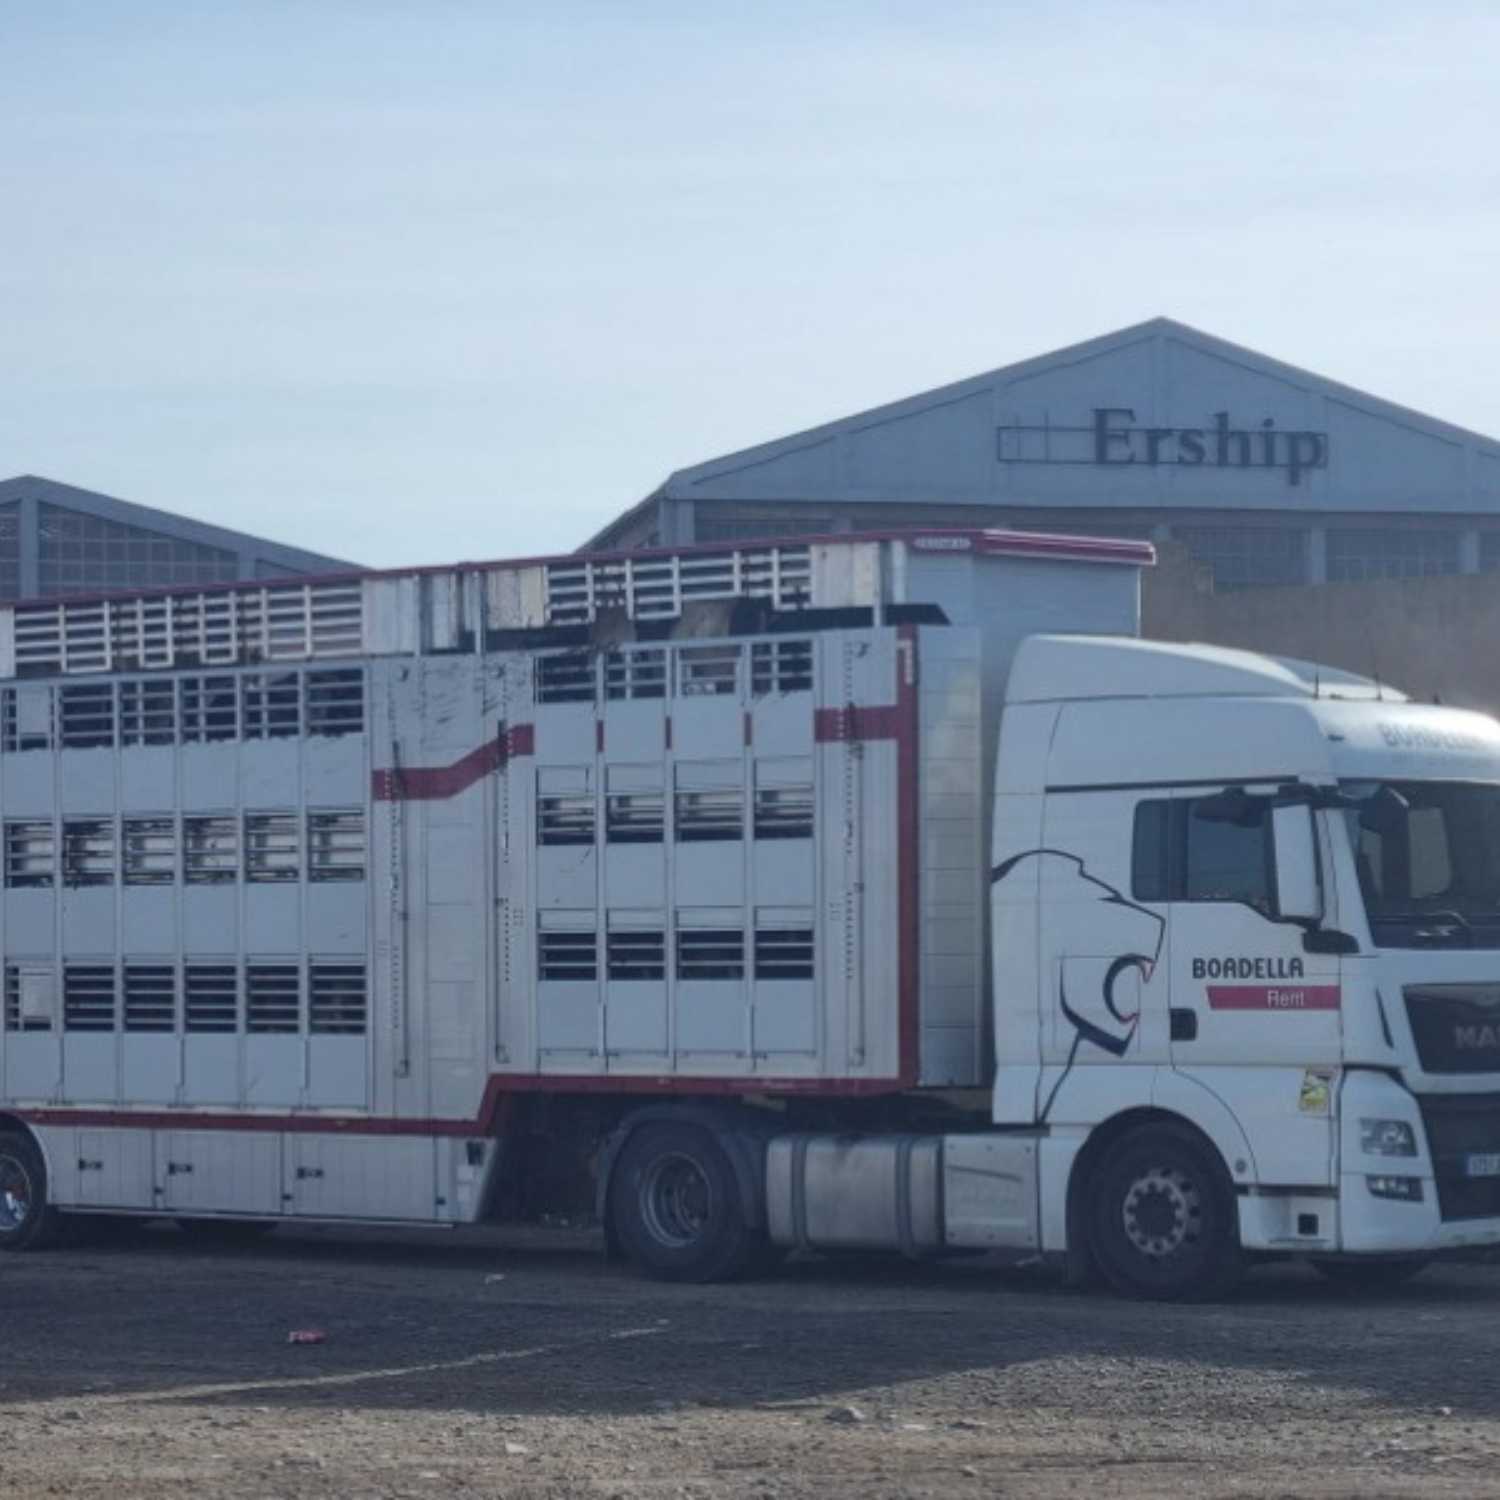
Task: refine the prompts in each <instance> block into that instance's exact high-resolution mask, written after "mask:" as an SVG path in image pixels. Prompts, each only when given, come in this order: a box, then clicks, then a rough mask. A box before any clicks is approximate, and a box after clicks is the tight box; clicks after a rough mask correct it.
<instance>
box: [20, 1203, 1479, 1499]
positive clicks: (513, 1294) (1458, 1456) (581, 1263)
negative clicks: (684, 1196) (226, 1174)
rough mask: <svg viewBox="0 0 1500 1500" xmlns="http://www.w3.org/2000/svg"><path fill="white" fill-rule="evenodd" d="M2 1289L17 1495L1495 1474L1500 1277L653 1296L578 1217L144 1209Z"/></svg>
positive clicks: (1010, 1283) (781, 1279)
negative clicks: (462, 1227)
mask: <svg viewBox="0 0 1500 1500" xmlns="http://www.w3.org/2000/svg"><path fill="white" fill-rule="evenodd" d="M0 1299H3V1306H4V1309H5V1320H4V1349H5V1356H6V1357H5V1359H4V1361H3V1364H0V1376H3V1379H0V1401H3V1412H4V1421H5V1428H6V1431H7V1433H8V1440H7V1442H6V1443H5V1444H4V1447H3V1450H0V1494H3V1495H25V1496H39V1495H68V1496H83V1497H93V1496H98V1497H105V1496H108V1497H111V1500H133V1497H150V1500H174V1497H178V1496H188V1495H192V1496H198V1497H201V1496H212V1497H220V1496H222V1497H230V1500H235V1497H242V1496H252V1495H254V1496H261V1495H276V1496H329V1497H334V1496H337V1497H339V1500H356V1497H362V1496H369V1497H381V1500H385V1497H393V1496H414V1497H425V1496H437V1495H440V1494H452V1495H458V1496H463V1497H469V1496H488V1495H549V1496H551V1495H559V1496H560V1495H580V1494H581V1495H600V1496H615V1495H618V1496H629V1497H635V1496H645V1495H650V1496H659V1495H673V1496H702V1497H710V1496H712V1497H718V1496H741V1495H744V1496H777V1497H795V1496H812V1495H816V1496H818V1497H819V1500H833V1497H842V1496H859V1497H861V1500H871V1497H876V1496H882V1495H933V1496H945V1497H947V1496H968V1495H974V1496H979V1495H985V1496H993V1495H1004V1496H1015V1497H1024V1496H1041V1495H1069V1496H1075V1495H1077V1494H1079V1493H1080V1492H1082V1491H1084V1490H1085V1489H1086V1491H1087V1492H1089V1493H1093V1492H1096V1491H1097V1489H1098V1488H1099V1487H1100V1486H1101V1485H1102V1486H1107V1487H1108V1489H1109V1491H1110V1493H1111V1497H1112V1500H1126V1497H1135V1496H1141V1497H1145V1496H1153V1497H1154V1496H1160V1495H1194V1496H1199V1495H1234V1496H1273V1495H1299V1496H1300V1495H1316V1496H1325V1495H1359V1496H1374V1495H1389V1496H1401V1497H1406V1496H1418V1495H1434V1496H1436V1495H1453V1496H1471V1495H1479V1494H1496V1495H1500V1461H1497V1460H1500V1337H1497V1335H1500V1268H1492V1267H1489V1266H1481V1265H1454V1266H1447V1267H1442V1268H1439V1269H1436V1270H1433V1271H1430V1272H1429V1273H1428V1275H1427V1277H1425V1278H1423V1279H1421V1280H1419V1281H1417V1282H1415V1283H1413V1284H1412V1285H1411V1286H1410V1287H1408V1288H1405V1289H1403V1290H1402V1291H1401V1292H1399V1293H1396V1294H1393V1295H1387V1296H1384V1297H1364V1298H1362V1297H1357V1296H1350V1295H1347V1294H1341V1293H1339V1292H1336V1291H1334V1290H1332V1289H1331V1288H1329V1287H1327V1286H1326V1285H1324V1284H1323V1283H1322V1282H1321V1281H1319V1280H1318V1279H1317V1278H1316V1277H1315V1276H1314V1275H1313V1274H1312V1273H1311V1272H1308V1271H1304V1270H1302V1269H1300V1268H1297V1267H1287V1268H1280V1269H1276V1270H1274V1271H1267V1272H1262V1273H1260V1274H1259V1275H1258V1276H1256V1277H1255V1278H1253V1279H1252V1280H1251V1281H1250V1282H1249V1283H1248V1284H1247V1287H1246V1290H1245V1291H1244V1292H1243V1293H1242V1294H1241V1295H1240V1296H1239V1297H1238V1298H1237V1299H1236V1300H1235V1301H1233V1302H1231V1303H1228V1304H1226V1305H1223V1306H1219V1307H1194V1308H1164V1307H1159V1306H1151V1305H1141V1304H1130V1303H1124V1302H1119V1301H1115V1300H1113V1299H1111V1298H1108V1297H1106V1296H1103V1295H1085V1294H1080V1293H1076V1292H1070V1291H1066V1290H1064V1289H1062V1288H1061V1287H1059V1286H1058V1285H1056V1284H1055V1283H1054V1282H1053V1281H1051V1280H1050V1279H1049V1278H1048V1277H1047V1276H1046V1275H1044V1274H1042V1273H1040V1272H1024V1271H1003V1270H997V1269H995V1268H992V1267H989V1266H986V1265H983V1264H976V1263H973V1262H968V1263H963V1264H954V1265H948V1266H939V1267H915V1266H909V1265H906V1264H904V1263H901V1262H899V1261H885V1260H858V1261H844V1262H819V1263H813V1262H809V1263H806V1264H796V1265H792V1266H789V1267H788V1268H786V1269H785V1270H783V1271H782V1272H781V1273H779V1275H778V1276H777V1277H775V1278H774V1279H771V1280H767V1281H762V1282H758V1283H753V1284H749V1285H743V1286H730V1287H709V1288H699V1287H663V1286H658V1285H653V1284H651V1283H648V1282H642V1281H639V1280H636V1279H635V1278H634V1276H633V1275H632V1274H631V1273H629V1272H628V1271H626V1270H624V1269H621V1268H616V1267H613V1266H609V1265H606V1264H605V1263H604V1262H603V1260H602V1259H601V1258H600V1256H599V1255H598V1253H597V1251H596V1249H595V1248H594V1247H593V1246H592V1244H591V1243H589V1242H588V1241H586V1240H584V1239H582V1238H580V1237H561V1236H551V1237H538V1236H526V1235H501V1234H492V1233H489V1232H483V1233H475V1234H473V1235H469V1236H464V1237H456V1236H452V1235H443V1234H439V1233H431V1234H413V1233H404V1232H395V1231H392V1232H388V1233H377V1232H374V1231H362V1232H359V1233H355V1232H334V1231H312V1230H306V1231H301V1232H291V1231H282V1232H281V1233H279V1234H277V1235H276V1236H274V1237H272V1238H270V1239H268V1240H265V1241H263V1242H260V1243H259V1244H256V1245H254V1246H251V1247H244V1248H239V1247H236V1248H233V1249H231V1248H205V1247H204V1246H202V1245H200V1244H195V1243H192V1242H190V1241H189V1240H188V1239H187V1238H186V1237H184V1236H182V1235H180V1234H178V1233H177V1232H176V1231H175V1230H172V1229H170V1228H167V1227H161V1228H152V1229H147V1230H144V1231H136V1232H133V1233H130V1234H128V1235H127V1234H122V1235H119V1236H117V1237H115V1238H114V1239H112V1240H110V1241H108V1242H105V1243H101V1244H97V1245H93V1246H89V1247H86V1248H75V1249H71V1250H62V1251H55V1252H50V1253H45V1254H37V1255H30V1256H20V1257H15V1258H7V1259H5V1260H4V1262H3V1263H0ZM304 1328H315V1329H319V1330H322V1331H323V1332H324V1333H325V1334H326V1339H325V1341H324V1342H322V1343H319V1344H309V1345H293V1344H289V1343H288V1342H287V1336H288V1334H289V1332H291V1331H292V1330H294V1329H304Z"/></svg>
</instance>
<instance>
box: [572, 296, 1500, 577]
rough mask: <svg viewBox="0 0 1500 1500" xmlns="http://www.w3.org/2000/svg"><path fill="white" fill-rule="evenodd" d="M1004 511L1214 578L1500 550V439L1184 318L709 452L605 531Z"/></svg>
mask: <svg viewBox="0 0 1500 1500" xmlns="http://www.w3.org/2000/svg"><path fill="white" fill-rule="evenodd" d="M943 525H986V526H1000V525H1004V526H1013V527H1018V528H1022V529H1030V530H1041V531H1063V532H1092V533H1099V534H1106V535H1114V536H1126V537H1141V538H1148V539H1151V540H1155V541H1158V542H1176V543H1179V544H1180V545H1182V546H1183V547H1185V548H1186V549H1187V550H1188V552H1190V553H1191V554H1192V556H1193V557H1194V558H1196V559H1197V560H1198V561H1199V562H1201V563H1202V564H1205V565H1206V566H1207V567H1209V568H1210V569H1211V570H1212V574H1213V579H1214V584H1215V587H1216V589H1219V590H1224V589H1235V588H1246V587H1253V586H1289V585H1301V584H1314V583H1324V582H1340V581H1345V582H1357V581H1362V580H1373V579H1385V578H1413V577H1424V576H1432V575H1441V574H1457V573H1479V572H1488V571H1493V570H1496V569H1500V443H1497V442H1496V441H1494V440H1493V439H1490V438H1486V437H1482V436H1480V435H1478V434H1476V433H1472V432H1467V431H1465V430H1463V429H1462V428H1458V427H1454V426H1452V425H1450V424H1449V423H1446V422H1441V421H1438V420H1436V419H1435V418H1432V417H1427V416H1423V415H1421V414H1419V413H1417V412H1413V411H1409V410H1407V409H1405V408H1403V407H1400V406H1396V405H1394V404H1392V403H1391V402H1389V401H1383V400H1381V399H1380V398H1379V397H1377V396H1371V395H1367V394H1365V393H1364V392H1362V391H1358V390H1354V389H1352V388H1350V387H1349V386H1345V385H1340V384H1338V383H1337V382H1335V381H1331V380H1325V379H1324V378H1323V377H1321V376H1318V375H1312V374H1309V373H1308V372H1307V371H1305V370H1299V369H1296V368H1294V367H1293V366H1291V365H1287V364H1283V363H1281V362H1280V361H1279V360H1275V359H1270V358H1268V357H1267V356H1265V355H1263V354H1258V353H1256V352H1254V351H1253V350H1250V349H1245V348H1241V347H1240V346H1238V345H1236V344H1231V343H1227V342H1225V341H1224V340H1223V339H1218V338H1214V337H1212V336H1210V335H1208V334H1205V333H1200V332H1198V331H1197V330H1196V329H1193V328H1188V327H1186V326H1185V325H1183V324H1181V323H1176V322H1173V321H1172V320H1170V319H1167V318H1155V319H1152V320H1151V321H1150V322H1147V323H1141V324H1138V325H1136V326H1134V327H1131V328H1126V329H1122V330H1121V331H1119V332H1118V333H1111V334H1107V335H1105V336H1104V337H1102V338H1097V339H1091V340H1089V341H1088V342H1087V343H1083V344H1075V345H1072V346H1071V347H1069V348H1066V349H1059V350H1057V351H1055V352H1054V353H1051V354H1044V355H1041V356H1040V357H1038V358H1035V359H1028V360H1024V361H1022V362H1021V363H1020V364H1014V365H1008V366H1006V367H1005V368H1003V369H999V370H994V371H991V372H990V373H989V374H986V375H979V376H975V377H974V378H972V379H970V380H964V381H960V382H959V383H957V384H956V385H949V386H944V387H942V388H940V389H938V390H934V391H927V392H924V393H923V394H921V395H917V396H911V397H908V398H907V399H906V400H903V401H897V402H894V403H892V404H890V405H888V406H881V407H877V408H876V409H874V410H872V411H866V412H860V413H858V414H856V415H854V416H851V417H845V418H843V419H841V420H839V421H836V422H830V423H827V424H826V425H824V426H821V427H815V428H812V429H811V430H809V431H806V432H799V433H796V434H794V435H792V436H790V437H783V438H778V439H776V440H774V441H772V442H768V443H763V444H761V445H760V446H758V447H755V448H749V449H746V450H744V451H743V452H739V453H732V454H729V455H727V456H725V457H723V458H717V459H712V460H710V461H709V462H707V463H700V464H695V465H694V466H693V467H691V468H686V469H679V470H678V471H677V472H676V473H674V474H672V475H671V476H670V477H669V478H668V479H667V480H666V482H665V483H664V484H663V485H662V486H661V487H660V488H659V489H657V490H656V491H655V492H653V493H652V494H651V495H648V496H647V497H646V498H645V499H644V500H642V501H641V502H640V503H639V504H637V505H635V506H633V507H632V508H631V509H630V510H628V511H626V512H625V513H624V514H623V515H621V516H620V517H618V518H617V519H616V520H615V521H613V522H612V523H611V524H610V525H609V526H607V527H606V528H605V529H604V530H603V531H601V532H600V533H599V534H598V535H597V536H596V537H594V538H593V539H592V540H591V541H590V542H589V544H588V545H589V546H590V547H623V548H636V547H649V546H674V545H681V544H684V543H689V542H729V541H739V540H743V539H746V538H749V537H757V536H772V535H776V536H792V535H798V534H803V535H808V534H816V533H820V532H838V531H846V530H871V529H873V530H881V529H889V528H907V527H912V526H943Z"/></svg>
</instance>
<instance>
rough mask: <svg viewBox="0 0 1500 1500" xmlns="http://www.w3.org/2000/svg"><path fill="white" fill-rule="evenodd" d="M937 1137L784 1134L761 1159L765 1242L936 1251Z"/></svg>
mask: <svg viewBox="0 0 1500 1500" xmlns="http://www.w3.org/2000/svg"><path fill="white" fill-rule="evenodd" d="M942 1153H943V1139H942V1137H941V1136H911V1135H899V1136H866V1137H858V1136H833V1135H784V1136H778V1137H777V1138H776V1139H775V1140H773V1141H772V1142H771V1145H770V1148H769V1151H768V1153H767V1158H766V1210H767V1219H768V1226H769V1229H770V1233H771V1239H772V1241H773V1242H774V1243H776V1244H778V1245H795V1246H798V1247H801V1248H803V1249H825V1250H834V1249H846V1250H903V1251H905V1252H906V1253H907V1254H910V1255H920V1254H924V1253H928V1252H931V1251H933V1250H937V1249H939V1248H941V1246H942V1243H943V1226H942V1197H941V1193H942V1175H943V1166H942Z"/></svg>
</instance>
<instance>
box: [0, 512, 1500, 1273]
mask: <svg viewBox="0 0 1500 1500" xmlns="http://www.w3.org/2000/svg"><path fill="white" fill-rule="evenodd" d="M1151 562H1152V553H1151V549H1150V547H1149V546H1147V545H1145V544H1142V543H1136V542H1128V541H1102V540H1098V541H1096V540H1087V539H1080V538H1066V537H1044V536H1037V535H1026V534H1020V533H1012V532H1004V531H991V530H933V531H925V532H923V531H918V532H912V533H909V534H905V535H896V534H892V535H870V536H858V535H845V536H837V537H828V538H808V539H794V540H784V541H767V542H763V543H747V544H745V545H743V546H723V547H705V548H691V547H689V548H683V549H679V550H654V551H642V552H634V553H630V554H600V555H593V556H570V557H559V558H550V559H549V558H544V559H538V560H526V561H520V562H513V563H500V564H487V565H479V564H465V565H460V566H454V567H445V568H436V569H421V570H407V571H402V572H392V573H366V574H360V575H357V576H356V575H350V576H339V577H330V578H326V579H308V580H276V581H266V582H254V583H237V584H226V585H223V586H218V587H207V588H205V587H199V588H194V589H191V590H179V591H166V592H153V593H140V594H131V595H125V596H111V597H105V598H97V599H63V600H49V601H28V602H21V603H16V604H13V605H9V606H6V607H4V608H3V609H0V815H3V892H0V954H3V992H4V993H3V1010H4V1023H3V1029H0V1243H3V1244H5V1245H8V1246H11V1247H15V1248H20V1247H24V1246H34V1245H40V1244H42V1243H43V1242H44V1241H46V1240H47V1239H48V1238H50V1237H52V1236H54V1235H55V1234H57V1233H58V1232H59V1231H60V1230H61V1229H63V1228H65V1227H66V1226H67V1223H68V1221H69V1220H75V1221H77V1220H79V1219H81V1216H84V1215H88V1214H106V1215H111V1216H113V1215H137V1216H141V1217H156V1218H161V1217H168V1218H175V1219H177V1220H179V1221H181V1222H183V1223H184V1225H185V1226H186V1227H189V1228H192V1227H197V1228H199V1229H207V1230H209V1231H215V1232H222V1233H233V1232H249V1231H254V1230H258V1229H261V1228H264V1227H266V1226H268V1225H274V1224H277V1223H281V1222H285V1221H292V1220H300V1221H343V1222H348V1221H363V1222H386V1223H405V1224H430V1225H440V1226H455V1225H461V1224H468V1223H473V1222H476V1221H480V1220H497V1219H498V1220H506V1219H520V1218H527V1217H536V1216H539V1215H546V1214H556V1213H567V1212H573V1211H576V1209H577V1208H578V1206H579V1204H580V1202H582V1203H583V1204H584V1205H586V1206H591V1207H594V1208H596V1209H597V1212H598V1214H599V1216H600V1217H601V1219H602V1221H603V1225H604V1229H605V1232H606V1238H607V1242H608V1244H609V1246H610V1247H611V1249H612V1250H614V1251H615V1252H618V1253H620V1254H622V1255H624V1256H627V1257H629V1258H630V1259H631V1260H632V1261H634V1262H635V1263H636V1264H637V1265H638V1266H640V1267H641V1268H642V1269H644V1270H645V1271H646V1272H648V1273H651V1274H654V1275H656V1276H660V1277H665V1278H674V1279H683V1280H709V1279H713V1278H721V1277H728V1276H732V1275H735V1274H738V1273H742V1272H745V1271H746V1270H748V1269H750V1268H752V1267H753V1266H755V1265H756V1264H758V1263H760V1262H762V1261H763V1260H764V1259H765V1258H766V1257H767V1256H771V1255H775V1254H776V1253H778V1252H780V1251H785V1250H791V1249H798V1248H800V1249H809V1250H825V1251H836V1250H849V1249H858V1250H867V1249H872V1248H881V1247H884V1248H889V1249H892V1250H898V1251H901V1252H904V1253H905V1254H907V1255H909V1256H913V1257H923V1256H936V1255H942V1254H949V1253H955V1252H979V1251H991V1252H1001V1253H1004V1254H1008V1255H1010V1256H1012V1257H1016V1258H1031V1257H1050V1258H1055V1259H1056V1260H1058V1261H1060V1262H1062V1263H1063V1264H1064V1265H1066V1266H1067V1267H1068V1268H1069V1270H1070V1271H1071V1272H1072V1273H1073V1274H1075V1275H1079V1276H1082V1275H1087V1274H1090V1273H1098V1274H1102V1276H1103V1277H1104V1278H1106V1279H1107V1280H1108V1281H1109V1282H1110V1283H1111V1284H1112V1285H1113V1286H1114V1287H1115V1288H1117V1289H1119V1290H1121V1291H1123V1292H1126V1293H1129V1294H1134V1295H1142V1296H1153V1297H1162V1298H1180V1297H1201V1296H1206V1295H1212V1294H1214V1293H1216V1292H1219V1291H1221V1290H1222V1289H1224V1288H1225V1287H1227V1286H1228V1285H1229V1284H1230V1282H1231V1281H1232V1280H1233V1278H1234V1277H1235V1276H1236V1275H1237V1274H1238V1272H1239V1270H1240V1269H1241V1267H1242V1266H1244V1265H1245V1264H1246V1263H1248V1262H1252V1261H1255V1260H1257V1259H1261V1258H1265V1257H1272V1256H1300V1257H1305V1258H1307V1259H1310V1260H1312V1261H1313V1262H1314V1263H1315V1264H1318V1265H1319V1266H1320V1267H1321V1268H1323V1269H1324V1270H1325V1271H1327V1273H1328V1274H1330V1275H1331V1276H1335V1277H1346V1278H1350V1279H1354V1280H1358V1281H1361V1282H1364V1283H1370V1284H1373V1283H1390V1282H1394V1281H1397V1280H1399V1279H1401V1278H1403V1277H1405V1276H1407V1275H1409V1274H1411V1273H1412V1272H1413V1271H1414V1270H1415V1269H1417V1268H1418V1267H1419V1266H1420V1265H1421V1264H1422V1263H1423V1262H1424V1261H1425V1260H1426V1259H1428V1258H1431V1257H1432V1256H1434V1255H1437V1254H1441V1253H1443V1252H1450V1251H1455V1250H1458V1249H1460V1248H1463V1247H1472V1246H1478V1245H1485V1244H1493V1243H1496V1242H1500V726H1497V725H1496V724H1495V723H1494V722H1492V721H1491V720H1490V719H1488V718H1485V717H1482V716H1480V715H1478V714H1473V713H1465V712H1458V711H1454V710H1450V709H1446V708H1441V707H1435V706H1419V705H1416V704H1413V703H1409V702H1407V701H1405V700H1404V699H1403V698H1402V697H1401V696H1400V695H1399V694H1396V693H1393V692H1391V691H1390V690H1388V689H1385V688H1382V687H1380V686H1378V685H1377V684H1374V683H1371V682H1367V681H1364V680H1362V679H1357V678H1354V677H1351V676H1348V675H1345V674H1342V673H1339V672H1336V671H1333V670H1330V669H1326V668H1319V667H1315V666H1311V665H1307V664H1305V663H1301V662H1296V661H1285V660H1273V659H1270V658H1267V657H1263V656H1256V655H1252V654H1249V653H1245V652H1238V651H1230V650H1221V649H1215V648H1210V647H1203V646H1180V645H1166V644H1159V643H1154V642H1149V641H1144V640H1141V639H1139V638H1138V613H1139V611H1138V598H1139V582H1140V573H1141V570H1142V568H1144V567H1146V566H1148V565H1150V563H1151Z"/></svg>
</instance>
